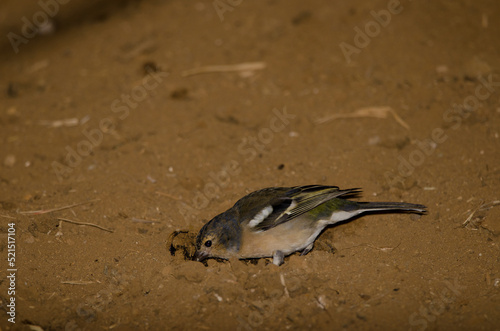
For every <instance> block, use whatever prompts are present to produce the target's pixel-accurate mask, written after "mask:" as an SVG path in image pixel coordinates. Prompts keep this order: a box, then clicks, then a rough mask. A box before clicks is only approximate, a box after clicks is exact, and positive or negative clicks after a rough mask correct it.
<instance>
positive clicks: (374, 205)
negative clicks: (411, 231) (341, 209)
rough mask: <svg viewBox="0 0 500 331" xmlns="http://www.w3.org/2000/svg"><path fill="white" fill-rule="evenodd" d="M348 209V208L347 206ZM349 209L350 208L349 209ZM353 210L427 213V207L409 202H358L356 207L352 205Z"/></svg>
mask: <svg viewBox="0 0 500 331" xmlns="http://www.w3.org/2000/svg"><path fill="white" fill-rule="evenodd" d="M346 207H347V206H346ZM347 208H349V207H347ZM351 208H354V209H357V210H359V211H360V212H367V211H368V212H369V211H374V212H376V211H402V212H410V213H412V212H413V213H425V212H427V207H426V206H424V205H419V204H415V203H407V202H358V203H356V206H354V205H351Z"/></svg>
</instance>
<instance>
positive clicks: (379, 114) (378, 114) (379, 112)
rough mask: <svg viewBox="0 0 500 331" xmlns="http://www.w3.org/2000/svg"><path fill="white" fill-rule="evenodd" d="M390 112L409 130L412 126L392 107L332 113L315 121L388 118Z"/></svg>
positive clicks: (318, 122) (321, 122) (319, 122)
mask: <svg viewBox="0 0 500 331" xmlns="http://www.w3.org/2000/svg"><path fill="white" fill-rule="evenodd" d="M388 114H392V116H393V117H394V119H395V120H396V122H398V124H399V125H401V126H402V127H404V128H405V129H407V130H410V126H409V125H408V124H407V123H406V122H405V121H403V119H402V118H401V117H400V116H399V115H398V114H397V113H396V111H394V109H392V108H391V107H385V106H384V107H368V108H360V109H358V110H356V111H354V112H352V113H347V114H332V115H329V116H326V117H323V118H319V119H316V120H315V121H314V122H315V123H316V124H323V123H327V122H330V121H333V120H336V119H341V118H362V117H374V118H387V115H388Z"/></svg>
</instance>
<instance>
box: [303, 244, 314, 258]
mask: <svg viewBox="0 0 500 331" xmlns="http://www.w3.org/2000/svg"><path fill="white" fill-rule="evenodd" d="M313 247H314V242H312V243H310V244H309V245H307V247H306V248H304V249H303V250H302V252H301V253H300V256H303V255H306V254H307V253H309V252H310V251H311V250H312V249H313Z"/></svg>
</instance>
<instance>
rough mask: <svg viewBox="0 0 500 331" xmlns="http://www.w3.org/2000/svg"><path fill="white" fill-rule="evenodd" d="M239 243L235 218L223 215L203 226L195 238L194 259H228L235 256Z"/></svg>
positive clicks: (239, 233)
mask: <svg viewBox="0 0 500 331" xmlns="http://www.w3.org/2000/svg"><path fill="white" fill-rule="evenodd" d="M240 242H241V228H240V226H239V224H238V222H237V220H236V218H234V217H231V216H230V215H228V214H226V213H223V214H220V215H218V216H216V217H214V218H213V219H212V220H211V221H210V222H208V223H207V224H205V225H204V226H203V227H202V228H201V230H200V232H199V233H198V236H197V237H196V253H195V254H194V259H195V260H196V261H203V260H205V259H206V258H209V257H218V258H223V259H229V258H230V257H231V256H233V255H235V254H236V253H237V252H238V250H239V248H240Z"/></svg>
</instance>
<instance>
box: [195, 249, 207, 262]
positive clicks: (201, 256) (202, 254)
mask: <svg viewBox="0 0 500 331" xmlns="http://www.w3.org/2000/svg"><path fill="white" fill-rule="evenodd" d="M207 257H208V253H207V252H203V251H196V252H195V253H194V256H193V258H194V260H195V261H198V262H201V261H203V260H205V259H206V258H207Z"/></svg>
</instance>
